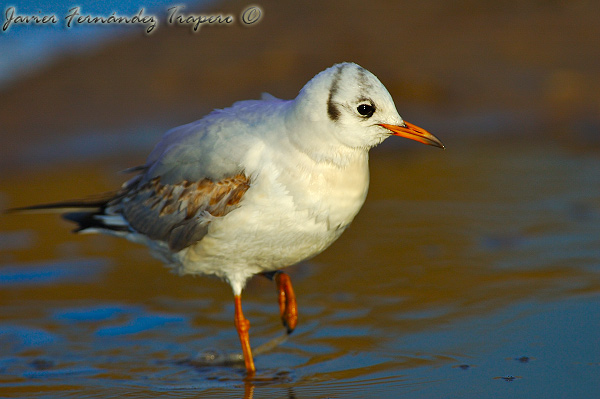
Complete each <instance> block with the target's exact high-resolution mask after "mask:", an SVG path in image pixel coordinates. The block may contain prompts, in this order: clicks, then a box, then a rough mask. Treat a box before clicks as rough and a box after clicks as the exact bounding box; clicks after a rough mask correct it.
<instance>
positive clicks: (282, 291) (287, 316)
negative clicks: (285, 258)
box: [274, 271, 298, 334]
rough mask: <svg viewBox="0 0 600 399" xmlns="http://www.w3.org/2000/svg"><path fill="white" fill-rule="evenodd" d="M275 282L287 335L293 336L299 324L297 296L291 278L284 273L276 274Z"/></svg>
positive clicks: (278, 272)
mask: <svg viewBox="0 0 600 399" xmlns="http://www.w3.org/2000/svg"><path fill="white" fill-rule="evenodd" d="M274 277H275V282H276V283H277V292H278V294H279V296H278V300H279V313H280V314H281V320H282V321H283V325H284V327H286V328H287V333H288V334H291V333H292V331H294V328H296V324H297V323H298V306H297V304H296V295H295V294H294V289H293V288H292V281H291V280H290V276H288V275H287V274H285V273H284V272H280V271H277V272H275V275H274Z"/></svg>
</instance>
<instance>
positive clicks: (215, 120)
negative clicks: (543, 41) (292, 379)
mask: <svg viewBox="0 0 600 399" xmlns="http://www.w3.org/2000/svg"><path fill="white" fill-rule="evenodd" d="M390 136H400V137H405V138H409V139H412V140H416V141H418V142H421V143H424V144H428V145H433V146H436V147H440V148H444V146H443V144H442V143H441V142H440V141H439V140H438V139H437V138H436V137H435V136H433V135H432V134H430V133H428V132H427V131H426V130H424V129H421V128H419V127H417V126H415V125H413V124H410V123H408V122H406V121H404V120H403V119H402V118H401V117H400V115H399V114H398V112H397V110H396V107H395V105H394V101H393V100H392V97H391V95H390V94H389V92H388V91H387V89H386V88H385V86H384V85H383V84H382V83H381V82H380V81H379V79H377V77H376V76H375V75H373V74H372V73H371V72H369V71H367V70H366V69H364V68H362V67H360V66H359V65H357V64H354V63H341V64H336V65H334V66H332V67H330V68H328V69H326V70H324V71H322V72H320V73H319V74H317V75H316V76H315V77H314V78H312V79H311V80H310V81H309V82H308V83H307V84H306V85H305V86H304V87H303V88H302V89H301V90H300V92H299V94H298V96H297V97H296V98H295V99H293V100H281V99H278V98H275V97H273V96H271V95H268V94H263V97H262V99H260V100H248V101H240V102H236V103H234V104H233V105H232V106H231V107H229V108H225V109H218V110H214V111H212V112H211V113H209V114H208V115H206V116H204V117H203V118H202V119H200V120H198V121H196V122H192V123H190V124H187V125H184V126H180V127H177V128H174V129H172V130H170V131H168V132H167V133H165V135H164V136H163V137H162V139H161V140H160V141H159V143H158V144H157V145H156V147H155V148H154V149H153V150H152V152H151V153H150V155H149V156H148V158H147V161H146V163H145V164H143V165H141V166H138V167H134V168H131V169H128V170H127V171H128V172H130V173H135V175H134V176H133V177H132V178H131V179H130V180H128V181H127V182H125V183H124V184H123V185H122V187H121V188H120V189H119V190H117V191H115V192H113V193H109V194H107V195H103V196H101V197H98V198H95V199H87V200H75V201H67V202H62V203H55V204H45V205H36V206H32V207H26V208H17V209H16V210H20V211H23V210H29V211H31V210H55V211H56V210H58V211H59V212H65V213H64V214H63V217H64V218H65V219H67V220H69V221H72V222H75V223H77V225H78V226H77V228H76V230H75V231H76V232H79V233H103V234H109V235H113V236H117V237H124V238H126V239H128V240H130V241H133V242H136V243H140V244H143V245H146V246H147V247H149V249H150V251H151V253H152V254H153V255H155V256H156V257H158V258H159V259H161V260H162V261H164V263H166V264H167V265H168V266H170V267H171V268H173V269H174V271H176V272H177V273H179V274H182V275H183V274H193V275H211V276H216V277H218V278H220V279H222V280H224V281H225V282H227V283H229V284H230V285H231V288H232V289H233V295H234V303H235V315H234V321H235V323H234V324H235V326H236V329H237V332H238V335H239V338H240V342H241V346H242V352H243V358H244V364H245V368H246V371H247V374H248V375H253V374H254V373H255V371H256V368H255V365H254V359H253V357H252V350H251V347H250V338H249V328H250V322H249V321H248V320H247V319H246V318H245V317H244V314H243V312H242V302H241V295H242V290H243V288H244V286H245V285H246V283H247V281H248V280H249V279H250V278H251V277H252V276H254V275H257V274H260V275H263V276H265V277H268V278H269V279H271V280H274V281H275V282H276V286H277V292H278V301H279V309H280V315H281V318H282V321H283V324H284V327H285V328H286V329H287V334H290V333H291V332H292V331H293V330H294V328H295V327H296V324H297V318H298V312H297V305H296V297H295V294H294V290H293V288H292V284H291V281H290V279H289V276H288V275H287V274H286V273H284V272H282V271H281V269H282V268H284V267H286V266H290V265H293V264H296V263H298V262H301V261H303V260H306V259H309V258H311V257H313V256H315V255H317V254H319V253H320V252H322V251H323V250H325V249H326V248H327V247H329V246H330V245H331V244H332V243H333V242H334V241H335V240H336V239H337V238H338V237H339V236H340V235H341V234H342V232H343V231H344V230H345V229H346V228H347V227H348V226H349V225H350V223H351V222H352V220H353V219H354V217H355V216H356V214H357V213H358V211H359V210H360V208H361V206H362V205H363V203H364V202H365V198H366V195H367V189H368V186H369V167H368V157H369V150H370V149H371V148H372V147H374V146H376V145H378V144H380V143H381V142H383V141H384V140H385V139H387V138H388V137H390Z"/></svg>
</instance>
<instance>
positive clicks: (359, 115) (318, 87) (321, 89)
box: [294, 63, 444, 149]
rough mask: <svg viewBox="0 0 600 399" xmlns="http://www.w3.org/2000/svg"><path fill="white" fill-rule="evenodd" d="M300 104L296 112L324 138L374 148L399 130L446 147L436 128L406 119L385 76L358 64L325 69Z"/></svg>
mask: <svg viewBox="0 0 600 399" xmlns="http://www.w3.org/2000/svg"><path fill="white" fill-rule="evenodd" d="M294 103H295V104H294V108H295V112H294V114H295V116H296V117H298V116H299V117H301V118H302V119H304V120H305V121H306V123H309V124H311V125H312V129H313V130H315V131H316V132H315V133H317V134H318V135H319V136H320V138H321V139H323V140H329V139H334V140H335V141H337V142H339V143H341V144H343V145H346V146H348V147H353V148H357V147H361V148H367V149H368V148H371V147H373V146H375V145H377V144H379V143H381V142H382V141H383V140H385V139H386V138H388V137H389V136H390V135H395V136H400V137H406V138H409V139H412V140H416V141H419V142H421V143H424V144H428V145H433V146H436V147H440V148H444V145H443V144H442V143H441V142H440V141H439V140H438V139H437V138H436V137H435V136H433V135H432V134H431V133H429V132H427V131H425V130H424V129H421V128H419V127H417V126H415V125H412V124H410V123H408V122H406V121H404V120H403V119H402V118H401V117H400V115H398V111H397V110H396V106H395V105H394V101H393V100H392V97H391V95H390V93H389V92H388V91H387V89H386V88H385V86H384V85H383V84H382V83H381V82H380V81H379V79H377V77H376V76H375V75H373V74H372V73H371V72H369V71H367V70H366V69H364V68H362V67H360V66H359V65H356V64H354V63H342V64H337V65H334V66H332V67H331V68H328V69H326V70H324V71H323V72H321V73H319V74H318V75H316V76H315V77H314V78H312V79H311V80H310V81H309V82H308V83H307V84H306V85H305V86H304V87H303V88H302V90H301V91H300V94H299V95H298V97H296V99H295V100H294ZM329 135H331V136H332V137H328V136H329Z"/></svg>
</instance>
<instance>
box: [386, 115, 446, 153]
mask: <svg viewBox="0 0 600 399" xmlns="http://www.w3.org/2000/svg"><path fill="white" fill-rule="evenodd" d="M404 125H405V126H396V125H388V124H385V123H380V124H379V126H383V127H384V128H386V129H388V130H389V131H391V132H392V134H393V135H394V136H400V137H405V138H407V139H411V140H415V141H418V142H419V143H423V144H427V145H434V146H436V147H439V148H442V149H445V148H446V147H444V145H443V144H442V142H441V141H439V140H438V138H437V137H435V136H434V135H433V134H431V133H429V132H428V131H427V130H425V129H421V128H420V127H418V126H415V125H413V124H412V123H408V122H406V121H404Z"/></svg>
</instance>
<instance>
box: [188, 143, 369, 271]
mask: <svg viewBox="0 0 600 399" xmlns="http://www.w3.org/2000/svg"><path fill="white" fill-rule="evenodd" d="M256 152H257V153H256V154H249V157H255V156H256V157H262V158H260V166H261V168H260V169H259V171H258V173H257V174H256V176H255V177H254V180H253V184H252V186H251V188H250V189H249V190H248V191H247V192H246V194H245V195H244V198H243V201H242V202H241V206H240V208H238V209H236V210H234V211H232V212H231V213H229V214H228V215H227V216H225V217H223V218H218V219H219V220H215V221H213V222H212V223H211V226H210V227H209V234H208V235H207V236H205V237H204V238H203V239H202V241H200V242H199V243H198V244H197V245H195V246H192V247H190V248H189V249H188V250H186V251H185V254H183V253H182V255H183V257H182V258H183V259H182V260H183V262H182V263H183V270H182V271H183V272H187V273H203V274H215V275H217V276H220V277H222V278H225V279H227V280H229V281H230V282H231V280H244V281H245V278H246V277H248V276H250V275H253V274H256V273H260V272H264V271H270V270H277V269H280V268H282V267H285V266H289V265H292V264H294V263H297V262H299V261H302V260H304V259H306V258H309V257H312V256H314V255H316V254H318V253H320V252H321V251H323V250H324V249H325V248H327V247H328V246H329V245H330V244H331V243H332V242H334V241H335V240H336V239H337V238H338V237H339V236H340V234H341V233H342V232H343V231H344V229H345V228H346V227H347V226H348V225H349V224H350V222H351V221H352V219H353V218H354V216H356V214H357V213H358V211H359V210H360V208H361V206H362V204H363V203H364V200H365V197H366V194H367V189H368V184H369V173H368V153H367V152H366V151H364V152H363V151H357V153H356V154H355V157H354V158H353V159H352V160H351V162H348V164H347V165H346V166H345V167H343V168H340V167H339V166H336V165H333V164H330V163H315V162H313V161H312V160H310V159H309V158H303V157H302V156H298V157H289V156H288V157H286V158H283V156H281V155H275V154H274V153H272V152H268V153H269V154H270V159H266V158H265V154H264V152H262V151H260V150H259V149H257V150H256ZM288 154H289V152H288Z"/></svg>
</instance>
